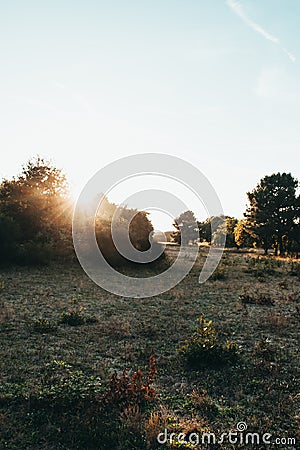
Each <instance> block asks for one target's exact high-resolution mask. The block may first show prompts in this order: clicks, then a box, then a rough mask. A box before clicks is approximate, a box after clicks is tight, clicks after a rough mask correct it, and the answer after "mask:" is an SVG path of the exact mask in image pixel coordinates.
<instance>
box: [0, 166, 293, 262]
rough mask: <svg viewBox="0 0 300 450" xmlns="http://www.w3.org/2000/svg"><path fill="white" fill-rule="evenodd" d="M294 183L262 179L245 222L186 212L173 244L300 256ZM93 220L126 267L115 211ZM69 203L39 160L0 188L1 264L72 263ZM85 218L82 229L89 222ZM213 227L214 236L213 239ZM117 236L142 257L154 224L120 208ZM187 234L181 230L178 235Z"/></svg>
mask: <svg viewBox="0 0 300 450" xmlns="http://www.w3.org/2000/svg"><path fill="white" fill-rule="evenodd" d="M297 189H298V181H297V180H296V179H295V178H293V177H292V175H291V174H287V173H282V174H281V173H277V174H273V175H271V176H266V177H264V178H263V179H262V180H260V182H259V183H258V185H257V186H256V187H255V188H254V189H253V190H252V191H251V192H248V193H247V196H248V207H247V209H246V211H245V214H244V218H243V219H242V220H238V219H236V218H234V217H229V216H216V217H211V218H209V219H207V220H205V221H203V222H200V221H197V220H196V218H195V215H194V213H193V212H192V211H186V212H184V213H182V214H181V215H180V216H179V217H177V218H176V219H175V221H174V227H175V232H174V233H172V239H173V240H174V242H177V243H181V239H184V242H182V244H183V245H187V244H188V243H190V242H196V241H199V240H200V242H207V243H209V244H213V245H220V242H222V238H223V237H224V235H226V246H227V247H236V248H243V247H261V248H263V249H264V251H265V253H266V254H267V253H268V250H269V249H271V248H272V249H274V252H275V254H276V255H281V256H284V255H292V254H295V255H298V253H299V250H300V230H299V228H300V224H299V216H300V214H299V212H300V199H299V195H297ZM102 205H104V206H103V207H102V208H100V209H99V211H98V213H97V217H96V220H95V231H96V238H97V242H98V245H99V247H100V249H101V251H102V253H103V254H104V256H105V258H106V259H107V260H108V261H109V262H110V263H112V264H114V265H118V264H121V263H124V258H122V257H121V256H120V254H118V252H117V249H116V248H115V246H114V242H113V240H112V236H111V221H112V216H113V214H114V213H115V211H116V209H117V205H115V204H113V203H110V202H109V201H108V199H107V198H104V199H103V202H102ZM73 208H74V205H73V203H72V201H71V200H70V197H69V191H68V184H67V180H66V177H65V175H64V174H63V172H62V171H61V170H60V169H57V168H56V167H54V166H53V165H52V164H50V163H49V162H47V161H45V160H43V159H42V158H35V159H33V160H30V161H29V162H28V163H27V164H25V166H23V168H22V170H21V173H20V174H19V175H18V176H16V177H13V178H12V179H10V180H7V179H4V180H2V182H1V183H0V262H1V261H2V262H17V263H24V264H31V263H47V262H49V261H50V260H51V259H55V258H63V259H72V258H74V257H75V255H74V249H73V242H72V214H73ZM87 214H88V212H87V211H83V212H82V227H83V228H84V221H85V219H86V218H87ZM211 225H213V229H214V230H216V231H215V232H214V233H213V235H212V233H211V229H212V227H211ZM117 226H118V233H119V234H120V236H123V235H124V239H125V234H126V230H127V228H128V227H129V235H130V240H131V242H132V244H133V246H134V247H135V248H136V249H137V250H140V251H144V250H148V249H149V248H150V241H149V235H151V233H152V232H153V226H152V223H151V221H150V220H149V217H148V213H147V212H145V211H137V210H132V209H129V208H126V207H124V208H121V212H120V213H119V215H118V224H117ZM183 231H184V232H183Z"/></svg>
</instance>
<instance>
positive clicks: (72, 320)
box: [60, 297, 97, 327]
mask: <svg viewBox="0 0 300 450" xmlns="http://www.w3.org/2000/svg"><path fill="white" fill-rule="evenodd" d="M96 322H97V318H96V317H95V316H92V315H90V314H85V308H84V306H82V305H81V304H80V303H79V298H78V297H73V298H72V299H71V300H70V308H69V310H67V311H64V312H63V313H62V314H61V317H60V323H63V324H66V325H69V326H71V327H77V326H80V325H84V324H93V323H96Z"/></svg>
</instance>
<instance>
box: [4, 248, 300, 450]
mask: <svg viewBox="0 0 300 450" xmlns="http://www.w3.org/2000/svg"><path fill="white" fill-rule="evenodd" d="M206 251H207V250H205V249H201V255H200V256H199V259H198V261H197V263H196V265H195V267H194V268H193V270H192V271H191V272H190V274H189V275H188V276H187V277H186V278H185V279H184V280H183V281H182V282H181V283H180V284H179V285H178V286H176V287H175V288H173V289H172V290H171V291H169V292H166V293H164V294H161V295H159V296H157V297H154V298H149V299H124V298H120V297H116V296H114V295H112V294H109V293H107V292H105V291H103V290H102V289H101V288H99V287H98V286H96V285H94V284H93V283H92V282H91V281H90V280H89V279H88V278H87V276H86V275H85V274H84V272H83V271H82V270H81V268H80V267H79V266H78V265H76V264H74V265H72V266H61V267H55V266H53V267H50V268H49V267H48V268H25V267H22V268H10V269H5V268H2V270H1V283H2V284H1V286H2V287H1V290H0V296H1V297H0V317H1V319H0V331H1V335H0V339H1V341H0V360H1V390H0V428H1V431H0V448H1V449H2V448H3V449H11V450H20V449H21V448H22V449H23V448H24V449H25V448H26V449H31V450H37V449H40V448H43V449H45V450H52V449H53V450H54V449H55V450H57V449H59V448H62V449H69V450H75V448H77V447H76V446H74V445H75V444H74V445H73V447H72V446H69V447H68V446H67V447H66V446H65V447H63V446H61V445H62V444H61V442H62V441H63V439H62V437H61V436H62V435H63V434H64V433H71V431H70V430H67V429H65V430H61V431H60V432H59V433H58V432H56V433H52V432H50V431H49V430H48V431H47V428H43V429H42V428H41V430H43V431H42V432H41V430H39V428H36V427H35V425H34V424H33V423H32V422H31V421H30V420H29V416H28V410H26V408H25V409H22V408H19V407H18V406H17V403H15V402H17V399H18V398H20V392H23V393H24V392H25V393H26V392H31V390H32V389H34V388H36V386H38V385H39V384H40V383H41V382H42V380H43V377H44V370H45V367H46V365H47V364H48V363H49V361H50V360H53V359H54V360H62V361H66V362H67V363H68V364H70V365H72V367H73V368H74V369H78V370H81V371H82V372H83V373H87V374H89V375H94V376H97V377H100V378H101V379H102V380H103V382H104V383H105V381H106V380H108V379H109V376H110V375H111V374H112V373H113V372H114V371H117V372H118V373H121V372H122V371H123V369H124V367H126V368H127V369H128V370H131V369H132V370H136V368H137V367H142V368H143V367H144V368H146V366H147V365H148V358H149V355H150V354H151V352H152V350H154V351H155V353H156V355H157V366H158V374H157V378H156V381H155V389H156V392H158V398H157V399H156V401H155V402H154V404H153V405H152V406H151V407H149V409H146V410H144V411H141V410H140V409H139V408H138V407H135V406H134V405H133V406H130V407H129V406H128V407H127V409H124V410H123V411H121V413H120V415H119V416H118V417H117V418H116V419H115V420H117V421H119V422H118V423H119V424H121V425H118V426H120V427H121V428H120V430H121V431H120V432H119V434H120V436H122V433H124V442H125V436H127V438H128V436H131V438H132V439H133V435H134V433H136V434H137V435H139V436H142V437H140V439H143V440H142V441H141V440H139V441H136V443H134V440H132V441H130V442H131V444H128V442H129V441H128V442H127V441H126V448H131V449H135V448H136V449H137V450H143V449H147V448H148V449H156V448H162V446H160V447H159V446H157V444H155V435H156V434H157V433H158V432H159V431H163V429H164V427H165V426H167V427H169V428H170V429H175V430H188V431H189V432H190V431H191V430H193V429H199V430H204V429H206V430H211V431H216V432H219V431H220V430H222V431H224V432H227V431H229V430H230V429H233V428H234V426H235V424H236V423H237V422H239V421H244V422H246V423H247V424H248V426H249V428H250V429H255V430H262V431H263V430H264V431H265V432H269V433H272V434H273V435H274V436H278V435H279V436H280V435H282V434H285V435H288V436H290V437H293V436H294V437H295V436H296V433H297V420H296V419H297V402H298V401H299V397H297V394H298V391H297V382H298V378H297V369H298V359H297V352H298V337H299V319H298V316H297V314H299V288H300V281H299V277H298V276H297V273H298V272H297V271H298V269H297V268H296V267H298V266H296V264H298V263H296V262H293V267H292V274H291V263H289V262H286V261H284V260H280V261H279V262H276V261H275V262H272V263H270V262H269V260H270V259H269V258H268V259H267V261H268V262H266V263H263V264H262V265H261V262H260V261H262V260H263V259H264V258H263V257H260V260H259V261H256V262H255V263H250V264H249V259H248V258H250V257H249V256H248V255H244V254H241V255H240V254H237V253H233V254H230V252H227V253H226V255H225V259H224V260H223V262H222V266H221V271H223V270H224V271H225V273H226V278H223V277H222V276H221V277H218V276H216V277H215V279H213V280H211V281H209V282H207V283H205V284H204V285H199V284H198V276H199V269H200V267H201V265H202V264H203V261H204V256H205V252H206ZM170 252H172V254H174V252H176V249H173V248H172V249H171V250H170ZM173 257H174V256H173ZM251 258H256V256H255V255H254V256H251ZM252 267H254V269H253V270H254V274H253V273H252V271H251V270H252V269H251V268H252ZM265 267H267V268H269V269H268V270H267V274H264V276H263V277H262V278H263V279H261V272H262V270H263V268H265ZM142 270H144V271H146V270H147V269H145V268H144V269H142ZM295 274H296V275H295ZM245 292H248V293H251V295H253V296H254V298H259V296H260V295H261V293H263V294H266V295H267V296H268V298H271V299H272V302H273V301H274V303H273V304H272V305H265V304H261V302H255V301H254V302H246V305H243V304H241V301H240V299H239V297H240V295H242V294H244V293H245ZM74 296H77V297H78V298H79V301H80V304H81V305H82V306H83V308H84V312H85V314H88V315H90V316H92V317H95V318H96V319H97V321H95V322H94V323H91V324H87V323H83V324H82V325H81V326H77V327H70V326H66V325H63V324H61V323H60V318H61V316H62V314H63V313H64V312H66V310H67V309H68V305H69V302H70V300H71V299H72V298H73V297H74ZM262 303H263V302H262ZM297 311H298V312H297ZM201 312H203V313H204V316H205V317H206V318H207V319H208V320H209V319H212V320H213V322H214V325H215V327H216V331H217V333H218V337H219V338H220V339H222V341H225V340H226V339H230V340H232V341H234V342H236V343H237V344H238V347H239V359H238V361H237V362H236V363H235V364H234V365H229V366H228V367H227V366H226V367H223V368H222V369H221V370H217V369H211V368H207V369H205V368H202V369H201V371H199V372H197V371H191V370H188V369H187V368H186V366H185V364H184V361H183V360H182V358H181V356H180V355H179V354H178V352H177V351H176V349H177V348H178V347H179V346H180V345H182V343H183V342H184V341H185V339H187V338H189V337H190V336H191V334H192V331H193V327H194V326H195V322H196V320H197V317H199V315H200V313H201ZM37 317H43V318H45V319H46V320H48V321H49V322H51V323H55V324H57V328H56V329H55V332H53V333H52V332H48V333H36V332H34V331H33V330H32V328H31V327H29V326H28V324H30V323H32V321H33V320H34V319H35V318H37ZM8 399H9V400H8ZM274 405H275V407H274ZM128 408H129V409H128ZM140 423H142V428H140ZM122 430H123V431H122ZM126 430H127V431H126ZM282 430H286V431H285V432H283V431H282ZM127 438H126V439H127ZM131 438H130V439H131ZM128 439H129V438H128ZM141 442H142V443H141ZM143 442H144V444H143ZM118 445H119V447H118V446H117V445H115V444H114V442H113V441H112V442H111V447H110V448H111V450H114V449H120V450H123V449H125V447H124V446H123V449H122V443H121V444H120V443H119V444H118ZM123 445H125V444H124V443H123ZM130 445H131V446H130ZM90 448H91V449H96V448H99V450H100V449H101V450H102V448H101V445H100V446H99V447H90ZM220 448H222V447H220ZM223 448H230V447H226V446H225V447H223ZM235 448H246V447H242V446H240V447H238V446H236V447H235ZM290 448H293V447H290ZM87 450H88V449H87Z"/></svg>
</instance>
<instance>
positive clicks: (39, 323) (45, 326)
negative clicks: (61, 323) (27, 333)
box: [31, 317, 57, 333]
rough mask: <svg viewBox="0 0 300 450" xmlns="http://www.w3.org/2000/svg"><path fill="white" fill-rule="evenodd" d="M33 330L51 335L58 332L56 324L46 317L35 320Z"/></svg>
mask: <svg viewBox="0 0 300 450" xmlns="http://www.w3.org/2000/svg"><path fill="white" fill-rule="evenodd" d="M31 328H32V330H33V331H35V332H36V333H51V332H52V331H56V330H57V326H56V324H54V323H52V322H51V321H50V320H48V319H45V318H44V317H38V318H36V319H34V320H33V322H32V324H31Z"/></svg>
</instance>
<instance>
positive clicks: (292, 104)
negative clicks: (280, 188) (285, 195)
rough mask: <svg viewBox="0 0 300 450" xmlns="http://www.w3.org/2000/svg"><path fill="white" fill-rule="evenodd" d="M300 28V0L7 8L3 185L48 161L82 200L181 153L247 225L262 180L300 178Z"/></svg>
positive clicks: (3, 8) (1, 38)
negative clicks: (118, 174) (155, 159)
mask: <svg viewBox="0 0 300 450" xmlns="http://www.w3.org/2000/svg"><path fill="white" fill-rule="evenodd" d="M299 19H300V2H299V1H298V0H251V1H250V0H248V1H247V0H244V1H239V2H237V1H234V0H231V1H230V0H228V1H226V0H197V1H196V0H181V1H179V0H172V1H171V0H151V1H150V0H149V1H143V0H126V1H125V0H112V1H101V0H94V1H92V0H85V1H76V0H73V1H66V0H59V1H58V0H52V1H51V2H50V1H49V2H42V1H32V0H28V1H26V2H25V1H15V0H11V1H9V2H5V1H4V0H2V1H0V61H1V70H0V139H1V142H0V144H1V155H2V156H1V166H0V176H1V177H11V176H13V175H14V174H16V173H18V172H19V170H20V168H21V165H22V164H23V163H24V162H26V160H28V159H29V158H30V157H32V156H34V155H36V154H39V155H41V156H44V157H46V158H51V159H52V160H53V162H54V163H55V164H56V165H57V166H58V167H62V168H63V169H64V170H65V171H66V173H67V175H68V177H69V179H70V181H71V186H72V189H74V190H75V191H76V192H79V190H80V188H81V187H82V186H83V184H84V183H85V182H86V181H87V180H88V178H89V177H90V176H91V175H93V174H94V172H95V170H97V169H98V168H101V167H102V166H103V165H105V164H107V163H109V162H111V161H113V160H115V159H117V158H119V157H121V156H126V155H130V154H133V153H140V152H146V151H151V152H153V151H154V152H163V153H169V154H173V155H177V156H179V157H182V158H185V159H187V160H189V161H190V162H192V163H193V164H194V165H196V166H197V167H199V169H201V170H202V171H203V172H204V173H205V175H206V176H207V177H208V178H209V180H210V181H211V182H212V184H213V185H214V187H215V189H216V190H217V192H218V194H219V196H220V198H221V201H222V203H223V207H224V211H225V212H226V213H227V214H229V215H234V216H237V217H241V216H242V213H243V211H244V210H245V204H246V191H248V190H251V189H252V188H253V187H254V186H255V185H256V183H257V182H258V181H259V179H260V178H261V177H262V176H264V175H266V174H271V173H273V172H276V171H288V172H292V174H293V175H294V176H295V177H297V178H298V179H299V178H300V170H299V167H300V164H299V162H300V152H299V140H300V139H299V138H300V127H299V117H300V89H299V85H300V76H299V75H300V70H299V61H300V30H299ZM115 200H117V199H115ZM121 200H122V199H120V201H121ZM195 212H196V215H197V211H195Z"/></svg>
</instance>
